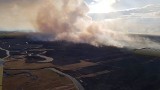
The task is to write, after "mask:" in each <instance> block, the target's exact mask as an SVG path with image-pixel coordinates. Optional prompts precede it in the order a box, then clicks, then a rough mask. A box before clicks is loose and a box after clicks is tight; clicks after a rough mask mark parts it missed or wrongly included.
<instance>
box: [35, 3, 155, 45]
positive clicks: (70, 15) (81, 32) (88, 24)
mask: <svg viewBox="0 0 160 90" xmlns="http://www.w3.org/2000/svg"><path fill="white" fill-rule="evenodd" d="M43 3H44V4H43V5H42V6H41V8H40V10H39V12H38V16H37V20H36V23H37V24H36V27H37V30H39V32H41V33H45V34H48V35H49V40H53V41H54V40H66V41H71V42H76V43H78V42H81V43H89V44H92V45H101V44H103V45H113V46H117V47H134V48H135V47H136V48H141V47H158V45H157V44H155V43H154V42H152V41H150V40H148V39H146V38H140V37H131V36H129V35H127V34H123V33H120V31H119V32H117V31H118V30H117V31H113V30H110V29H108V28H107V27H106V26H105V21H99V22H98V21H97V22H96V21H93V20H92V18H91V17H89V16H87V12H88V11H89V8H88V7H87V5H86V3H85V2H84V1H83V0H45V1H44V2H43ZM120 27H121V25H120ZM42 38H43V39H46V38H47V37H41V39H42ZM46 40H48V38H47V39H46ZM151 43H152V44H151ZM153 43H154V45H153Z"/></svg>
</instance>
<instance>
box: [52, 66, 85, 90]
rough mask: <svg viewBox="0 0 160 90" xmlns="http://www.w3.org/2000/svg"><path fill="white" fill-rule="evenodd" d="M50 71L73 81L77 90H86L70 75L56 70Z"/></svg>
mask: <svg viewBox="0 0 160 90" xmlns="http://www.w3.org/2000/svg"><path fill="white" fill-rule="evenodd" d="M50 70H52V71H54V72H56V73H58V74H60V75H64V76H66V77H68V78H69V79H70V80H72V82H73V83H74V85H75V86H76V88H77V90H84V87H83V86H82V85H81V84H80V83H79V82H78V81H77V80H76V79H75V78H73V77H71V76H70V75H68V74H65V73H63V72H61V71H58V70H56V69H55V68H50Z"/></svg>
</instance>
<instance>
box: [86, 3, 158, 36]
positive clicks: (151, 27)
mask: <svg viewBox="0 0 160 90" xmlns="http://www.w3.org/2000/svg"><path fill="white" fill-rule="evenodd" d="M89 15H90V16H92V18H93V19H94V20H102V21H103V20H104V19H106V21H105V23H106V24H105V26H106V27H107V28H108V29H111V30H114V31H120V32H125V33H137V34H139V33H141V34H158V35H159V34H160V32H159V28H160V26H159V24H160V4H150V5H146V6H144V7H141V8H134V9H128V10H123V11H117V12H111V13H103V14H97V13H92V14H89ZM122 22H123V23H122Z"/></svg>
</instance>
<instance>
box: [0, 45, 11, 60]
mask: <svg viewBox="0 0 160 90" xmlns="http://www.w3.org/2000/svg"><path fill="white" fill-rule="evenodd" d="M0 50H4V51H6V55H7V56H6V57H4V58H2V59H6V58H8V57H9V56H10V51H9V50H7V49H3V48H2V47H0Z"/></svg>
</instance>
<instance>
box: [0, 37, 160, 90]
mask: <svg viewBox="0 0 160 90" xmlns="http://www.w3.org/2000/svg"><path fill="white" fill-rule="evenodd" d="M145 37H147V36H145ZM148 38H152V39H154V38H156V39H157V40H156V41H157V42H158V38H160V37H158V36H156V37H154V36H152V37H151V36H150V37H149V36H148ZM0 43H1V44H0V47H1V48H3V49H5V50H8V51H9V53H10V56H9V57H8V58H6V59H5V63H4V74H5V75H6V76H5V77H4V80H5V82H7V81H6V80H10V79H8V78H7V74H8V73H9V74H10V73H12V70H20V71H18V73H20V72H21V70H22V71H23V72H24V70H25V72H26V70H32V69H33V70H35V69H46V68H51V67H52V68H56V69H58V70H60V71H62V72H64V73H66V74H69V75H71V76H72V77H74V78H76V79H77V80H78V81H79V82H80V83H81V84H82V85H83V87H84V88H85V90H159V89H160V86H159V83H160V58H159V57H152V56H145V55H138V54H135V53H134V52H133V51H130V50H128V49H126V48H117V47H113V46H103V45H102V46H99V47H95V46H92V45H89V44H85V43H72V42H66V41H53V42H49V41H39V40H33V39H29V38H27V36H19V37H9V38H7V37H3V38H0ZM0 54H1V56H0V57H1V58H3V57H5V56H6V55H7V54H6V53H5V51H4V50H0ZM16 72H17V71H16ZM29 72H32V73H34V72H33V71H29ZM43 72H45V71H43ZM14 73H15V72H14ZM38 73H41V71H40V72H38ZM43 74H45V73H43ZM46 76H47V75H46ZM5 78H7V79H5ZM16 78H17V77H16ZM43 78H44V77H43ZM5 82H4V84H5ZM17 82H18V80H17ZM33 84H35V83H33ZM5 85H7V84H5ZM5 85H4V86H5ZM24 86H25V87H26V85H24ZM71 86H72V87H73V85H71ZM33 87H34V86H33ZM30 89H31V88H30ZM26 90H27V89H26ZM62 90H63V89H62Z"/></svg>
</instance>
